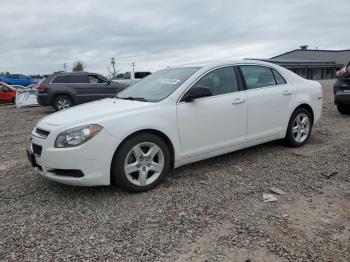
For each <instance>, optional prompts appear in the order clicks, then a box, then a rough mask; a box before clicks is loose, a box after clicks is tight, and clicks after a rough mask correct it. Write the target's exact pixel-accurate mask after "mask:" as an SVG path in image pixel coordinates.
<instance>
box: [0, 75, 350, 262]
mask: <svg viewBox="0 0 350 262" xmlns="http://www.w3.org/2000/svg"><path fill="white" fill-rule="evenodd" d="M331 84H332V82H331V81H325V82H323V85H324V90H325V98H326V101H325V105H324V113H323V116H322V119H321V121H320V122H319V123H318V124H317V126H315V128H314V130H313V134H312V137H311V139H310V142H309V143H308V144H307V145H305V146H304V147H302V148H298V149H290V148H287V147H285V146H283V145H281V144H280V143H279V142H273V143H268V144H264V145H261V146H257V147H253V148H250V149H246V150H242V151H239V152H235V153H231V154H227V155H224V156H220V157H216V158H214V159H210V160H207V161H202V162H199V163H196V164H192V165H188V166H185V167H182V168H180V169H177V170H176V172H175V173H174V174H171V175H169V176H168V177H167V178H166V179H165V181H164V182H163V183H162V184H161V185H160V186H159V187H158V188H156V189H154V190H153V191H151V192H147V193H141V194H130V193H125V192H123V191H121V190H120V189H119V188H117V187H115V186H110V187H95V188H79V187H69V186H64V185H61V184H58V183H55V182H50V181H48V180H46V179H44V178H42V177H40V176H39V175H37V174H36V173H35V172H34V171H33V170H32V168H31V167H30V165H29V163H28V161H27V159H26V154H25V147H26V145H27V144H28V142H29V137H30V132H31V130H32V128H33V127H34V125H35V124H36V122H37V121H38V120H39V119H40V118H41V117H43V116H44V115H47V114H49V113H51V112H52V110H51V109H49V108H30V109H21V110H17V109H16V108H15V107H14V106H12V105H0V121H1V125H0V137H1V139H0V152H1V155H0V260H5V261H7V260H20V261H27V260H40V261H51V260H73V259H78V260H111V261H115V260H119V261H246V260H250V261H350V222H349V221H350V176H349V174H350V161H349V160H350V132H349V131H350V117H349V116H342V115H340V114H339V113H338V112H337V111H336V108H335V106H334V105H333V104H332V94H331V89H330V86H331ZM333 172H337V173H336V175H334V176H332V177H331V178H329V179H328V178H326V177H325V176H323V175H322V174H332V173H333ZM271 187H277V188H280V189H282V190H284V191H285V192H286V195H281V196H277V198H278V201H277V202H271V203H264V202H263V201H262V194H263V193H269V189H270V188H271Z"/></svg>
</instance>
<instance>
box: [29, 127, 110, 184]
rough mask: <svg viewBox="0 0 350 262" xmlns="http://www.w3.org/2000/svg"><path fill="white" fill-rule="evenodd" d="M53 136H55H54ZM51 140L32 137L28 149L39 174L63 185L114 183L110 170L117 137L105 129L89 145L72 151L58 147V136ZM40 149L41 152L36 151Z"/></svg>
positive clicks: (53, 136)
mask: <svg viewBox="0 0 350 262" xmlns="http://www.w3.org/2000/svg"><path fill="white" fill-rule="evenodd" d="M50 135H51V134H50ZM50 135H49V136H48V137H47V139H43V138H40V137H37V136H35V135H32V141H31V145H30V146H29V147H28V148H27V155H28V159H29V161H30V162H31V164H32V166H33V167H34V168H35V169H36V171H37V172H38V173H39V174H40V175H42V176H44V177H46V178H48V179H50V180H53V181H56V182H59V183H62V184H66V185H72V186H102V185H109V184H110V167H111V162H112V157H113V154H114V150H115V149H114V150H113V147H114V143H111V141H113V137H111V136H110V135H109V133H108V132H107V131H105V130H101V132H100V133H99V134H98V135H97V136H96V137H94V138H93V139H92V140H90V141H88V142H86V143H85V144H83V145H81V146H78V147H72V148H55V147H53V141H54V139H55V138H56V135H54V134H52V137H51V138H50ZM33 146H34V148H38V147H39V148H40V151H39V152H38V150H37V149H36V150H33Z"/></svg>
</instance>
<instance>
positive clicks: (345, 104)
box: [334, 62, 350, 115]
mask: <svg viewBox="0 0 350 262" xmlns="http://www.w3.org/2000/svg"><path fill="white" fill-rule="evenodd" d="M337 77H338V78H337V81H336V82H335V83H334V103H335V104H336V105H337V108H338V111H339V112H340V113H341V114H347V115H349V114H350V62H349V64H348V66H347V67H344V68H343V69H342V70H341V71H339V72H337Z"/></svg>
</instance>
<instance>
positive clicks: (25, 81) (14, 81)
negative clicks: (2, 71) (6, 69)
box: [0, 74, 35, 86]
mask: <svg viewBox="0 0 350 262" xmlns="http://www.w3.org/2000/svg"><path fill="white" fill-rule="evenodd" d="M0 82H3V83H6V84H9V85H21V86H29V85H31V84H33V83H35V81H34V80H33V79H31V78H29V77H27V76H25V75H21V74H8V75H0Z"/></svg>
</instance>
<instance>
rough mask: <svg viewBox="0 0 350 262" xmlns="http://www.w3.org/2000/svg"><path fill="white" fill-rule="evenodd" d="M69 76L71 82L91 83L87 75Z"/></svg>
mask: <svg viewBox="0 0 350 262" xmlns="http://www.w3.org/2000/svg"><path fill="white" fill-rule="evenodd" d="M69 78H70V83H73V84H82V83H89V82H88V78H87V75H71V76H70V77H69Z"/></svg>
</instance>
